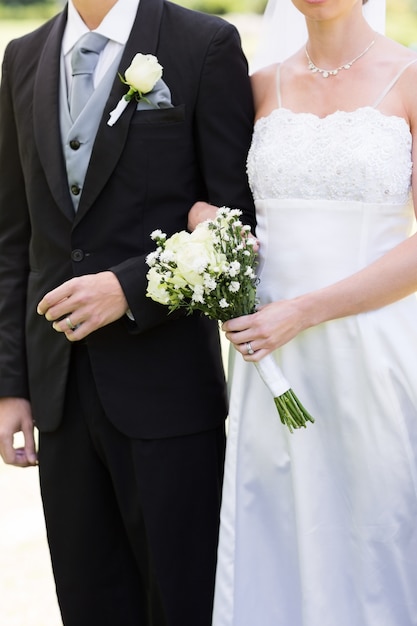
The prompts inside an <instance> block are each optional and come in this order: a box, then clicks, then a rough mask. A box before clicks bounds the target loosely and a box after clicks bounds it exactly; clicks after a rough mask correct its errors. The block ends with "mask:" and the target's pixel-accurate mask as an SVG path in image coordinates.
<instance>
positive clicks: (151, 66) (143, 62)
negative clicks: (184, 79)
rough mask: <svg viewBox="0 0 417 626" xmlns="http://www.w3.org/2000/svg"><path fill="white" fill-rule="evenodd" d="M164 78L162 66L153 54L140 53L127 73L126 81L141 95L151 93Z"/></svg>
mask: <svg viewBox="0 0 417 626" xmlns="http://www.w3.org/2000/svg"><path fill="white" fill-rule="evenodd" d="M161 76H162V66H161V65H160V64H159V63H158V59H157V58H156V57H155V56H154V55H153V54H141V53H138V54H136V55H135V56H134V58H133V61H132V63H131V64H130V66H129V67H128V68H127V70H126V72H125V80H126V82H127V83H128V85H129V86H130V87H133V88H134V89H137V91H139V93H141V94H144V93H149V92H150V91H152V89H153V88H154V87H155V84H156V83H157V82H158V80H159V79H160V78H161Z"/></svg>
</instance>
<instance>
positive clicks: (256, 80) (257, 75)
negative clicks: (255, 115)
mask: <svg viewBox="0 0 417 626" xmlns="http://www.w3.org/2000/svg"><path fill="white" fill-rule="evenodd" d="M277 70H278V63H273V64H272V65H268V66H267V67H263V68H261V69H259V70H257V71H256V72H254V73H253V74H252V75H251V83H252V90H253V97H254V101H255V108H256V109H259V108H260V106H261V105H262V104H265V103H266V102H267V101H268V100H269V99H271V98H274V97H275V94H276V79H277Z"/></svg>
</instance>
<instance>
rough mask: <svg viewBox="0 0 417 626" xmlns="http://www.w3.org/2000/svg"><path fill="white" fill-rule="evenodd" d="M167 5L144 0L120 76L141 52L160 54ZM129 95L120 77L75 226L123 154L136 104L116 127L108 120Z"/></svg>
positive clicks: (102, 124) (157, 0) (99, 134)
mask: <svg viewBox="0 0 417 626" xmlns="http://www.w3.org/2000/svg"><path fill="white" fill-rule="evenodd" d="M163 2H164V0H140V3H139V9H138V13H137V15H136V19H135V22H134V24H133V27H132V31H131V33H130V37H129V39H128V41H127V43H126V46H125V49H124V52H123V55H122V58H121V61H120V65H119V70H118V71H119V73H120V74H122V75H124V73H125V71H126V69H127V68H128V67H129V65H130V63H131V62H132V59H133V57H134V56H135V54H137V53H138V52H142V53H143V54H156V50H157V47H158V40H159V28H160V22H161V18H162V11H163ZM125 93H126V85H124V84H123V83H122V82H121V80H120V79H119V77H118V76H117V75H116V77H115V80H114V83H113V87H112V90H111V93H110V96H109V99H108V101H107V103H106V106H105V108H104V112H103V116H102V119H101V122H100V126H99V128H98V131H97V136H96V140H95V142H94V146H93V151H92V154H91V159H90V163H89V166H88V170H87V175H86V178H85V181H84V188H83V192H82V194H81V199H80V204H79V207H78V211H77V214H76V217H75V224H76V223H77V222H79V220H80V219H82V217H83V215H85V213H86V212H87V211H88V209H89V208H90V207H91V205H92V204H93V202H94V201H95V200H96V198H97V196H98V195H99V194H100V192H101V191H102V189H103V187H104V186H105V185H106V183H107V181H108V179H109V177H110V176H111V174H112V172H113V170H114V168H115V167H116V165H117V162H118V161H119V158H120V155H121V153H122V151H123V148H124V145H125V143H126V140H127V136H128V133H129V128H130V120H131V118H132V116H133V114H134V112H135V110H136V106H135V102H134V101H131V102H130V103H129V105H128V107H127V108H126V109H125V111H124V112H123V113H122V115H121V116H120V118H119V119H118V120H117V122H116V123H115V125H114V126H108V124H107V121H108V119H109V115H110V111H112V110H113V109H114V108H115V107H116V105H117V103H118V102H119V100H120V99H121V98H122V97H123V96H124V95H125Z"/></svg>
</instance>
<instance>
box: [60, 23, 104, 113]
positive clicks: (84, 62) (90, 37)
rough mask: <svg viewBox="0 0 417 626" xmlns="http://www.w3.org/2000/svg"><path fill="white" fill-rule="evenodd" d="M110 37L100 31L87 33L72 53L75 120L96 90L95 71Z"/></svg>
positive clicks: (72, 93) (72, 94)
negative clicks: (99, 32) (94, 82)
mask: <svg viewBox="0 0 417 626" xmlns="http://www.w3.org/2000/svg"><path fill="white" fill-rule="evenodd" d="M107 42H108V38H107V37H104V36H103V35H99V34H98V33H86V34H85V35H83V36H82V37H81V39H79V40H78V42H77V43H76V44H75V46H74V50H73V51H72V55H71V67H72V83H71V89H70V97H69V108H70V114H71V118H72V121H73V122H75V120H76V119H77V117H78V116H79V114H80V113H81V111H82V110H83V108H84V107H85V105H86V104H87V101H88V99H89V98H90V96H91V94H92V93H93V91H94V84H93V72H94V70H95V67H96V65H97V61H98V58H99V55H100V52H101V51H102V50H103V48H104V46H105V45H106V43H107Z"/></svg>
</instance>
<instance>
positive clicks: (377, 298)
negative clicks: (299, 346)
mask: <svg viewBox="0 0 417 626" xmlns="http://www.w3.org/2000/svg"><path fill="white" fill-rule="evenodd" d="M416 102H417V99H416ZM414 109H416V111H415V114H414V119H413V117H412V115H410V119H411V127H412V130H413V162H414V163H415V164H416V167H415V168H414V171H413V180H412V186H413V199H414V207H415V209H416V210H417V105H414ZM415 291H417V233H416V234H414V235H413V236H411V237H410V238H409V239H407V240H406V241H404V242H402V243H401V244H399V245H398V246H396V247H395V248H393V249H392V250H390V251H389V252H388V253H386V254H385V255H384V256H383V257H381V258H380V259H378V260H377V261H375V262H374V263H372V264H371V265H369V266H368V267H366V268H364V269H363V270H361V271H359V272H357V273H355V274H353V275H352V276H349V277H348V278H345V279H343V280H341V281H339V282H337V283H334V284H333V285H330V286H328V287H325V288H323V289H319V290H317V291H313V292H311V293H307V294H304V295H302V296H299V297H297V298H293V299H291V300H282V301H279V302H273V303H271V304H268V305H266V306H264V307H263V308H262V309H260V310H259V311H258V312H257V313H254V314H253V315H248V316H245V317H239V318H236V319H234V320H230V321H228V322H226V323H225V324H224V325H223V329H224V330H225V331H226V337H227V338H228V339H229V340H230V341H231V342H232V343H234V344H235V346H236V348H237V349H238V350H239V351H240V352H242V354H243V356H244V357H245V359H246V360H248V361H258V360H260V359H261V358H262V357H264V356H265V355H266V354H268V353H269V352H271V351H272V350H275V349H276V348H279V347H280V346H282V345H283V344H285V343H287V342H288V341H290V340H291V339H293V338H294V337H295V336H296V335H298V333H300V332H301V331H303V330H306V329H307V328H311V327H313V326H316V325H318V324H321V323H323V322H327V321H329V320H333V319H338V318H341V317H347V316H349V315H356V314H358V313H364V312H367V311H371V310H374V309H378V308H380V307H383V306H386V305H388V304H391V303H393V302H395V301H397V300H400V299H402V298H404V297H406V296H408V295H410V294H412V293H413V292H415ZM416 323H417V321H416ZM248 341H250V342H251V346H252V348H253V350H255V354H253V355H252V356H249V355H247V346H246V343H247V342H248Z"/></svg>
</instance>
